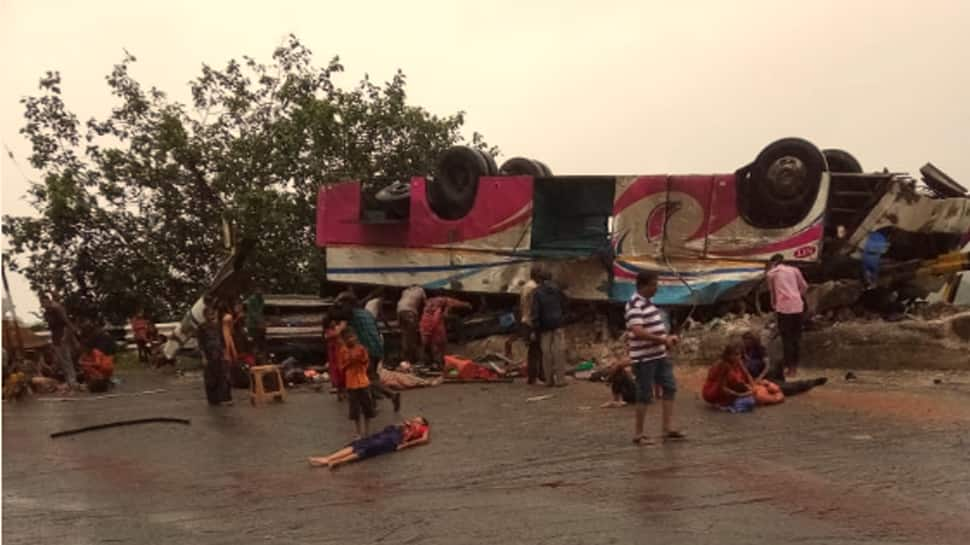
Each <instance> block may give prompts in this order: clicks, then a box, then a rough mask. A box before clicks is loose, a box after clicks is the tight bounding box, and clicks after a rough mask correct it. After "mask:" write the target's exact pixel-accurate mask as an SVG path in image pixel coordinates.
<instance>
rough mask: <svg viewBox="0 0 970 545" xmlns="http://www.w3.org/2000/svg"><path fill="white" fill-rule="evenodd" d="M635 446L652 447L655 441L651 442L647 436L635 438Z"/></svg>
mask: <svg viewBox="0 0 970 545" xmlns="http://www.w3.org/2000/svg"><path fill="white" fill-rule="evenodd" d="M633 444H634V445H637V446H641V447H642V446H645V445H652V444H653V441H651V440H650V438H649V437H647V436H646V435H639V436H637V437H634V438H633Z"/></svg>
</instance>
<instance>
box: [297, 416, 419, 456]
mask: <svg viewBox="0 0 970 545" xmlns="http://www.w3.org/2000/svg"><path fill="white" fill-rule="evenodd" d="M429 441H431V425H430V424H429V423H428V420H427V419H426V418H424V417H423V416H418V417H415V418H412V419H410V420H406V421H404V422H402V423H400V424H397V425H393V426H387V427H386V428H384V429H383V430H381V431H379V432H377V433H375V434H373V435H370V436H368V437H364V438H363V439H358V440H356V441H354V442H352V443H350V445H349V446H347V447H345V448H342V449H340V450H338V451H337V452H334V453H333V454H331V455H329V456H314V457H311V458H308V460H307V461H309V462H310V465H311V466H314V467H330V469H336V467H337V466H339V465H341V464H346V463H350V462H356V461H357V460H364V459H367V458H373V457H374V456H379V455H381V454H387V453H389V452H395V451H398V450H404V449H406V448H408V447H414V446H417V445H423V444H425V443H428V442H429Z"/></svg>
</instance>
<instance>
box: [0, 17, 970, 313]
mask: <svg viewBox="0 0 970 545" xmlns="http://www.w3.org/2000/svg"><path fill="white" fill-rule="evenodd" d="M674 4H675V3H674V2H666V1H635V0H634V1H611V0H601V1H598V2H587V1H557V2H551V1H550V2H532V3H527V2H521V1H508V0H495V1H493V2H454V1H448V0H445V1H420V0H415V1H412V2H392V1H386V2H347V1H339V2H337V1H329V2H311V1H306V2H294V1H279V0H278V1H275V2H272V3H271V2H241V1H223V0H206V1H203V2H199V1H194V2H188V1H175V0H171V1H166V2H151V3H147V2H130V1H124V2H122V1H107V0H105V1H99V0H89V1H86V2H80V1H77V2H72V1H48V0H0V6H2V7H0V47H2V51H3V59H2V63H3V65H2V69H3V86H2V94H0V138H2V140H3V144H4V145H6V146H8V147H9V148H10V149H11V150H12V151H13V153H14V156H15V157H16V158H17V162H19V164H20V165H21V167H22V168H23V169H24V170H25V172H26V175H27V176H28V177H34V178H36V177H37V173H36V172H31V171H30V170H29V166H28V165H27V159H26V158H27V155H28V154H29V146H28V145H27V143H26V142H25V141H24V140H23V139H22V138H21V137H20V136H19V134H18V132H17V131H18V129H19V127H20V125H21V115H22V112H21V108H20V105H19V103H18V102H17V100H18V98H19V97H21V96H23V95H26V94H30V93H33V92H35V90H36V88H37V87H36V84H37V79H38V77H39V76H40V75H41V74H42V73H43V71H44V70H47V69H57V70H60V71H61V73H62V76H63V78H64V85H63V88H64V92H65V97H66V100H67V102H68V106H69V107H70V108H71V109H72V110H73V111H74V112H75V113H77V114H78V116H79V117H80V118H81V119H82V120H83V119H86V118H88V117H90V116H92V115H102V114H103V113H104V112H106V111H107V110H108V109H109V108H110V107H111V105H112V100H111V97H110V95H109V93H108V91H107V87H106V85H105V82H104V76H105V75H106V74H107V73H108V72H109V71H110V70H111V66H112V64H113V63H115V62H116V61H118V60H120V59H121V56H122V49H123V48H126V49H128V50H129V51H130V52H131V53H133V54H134V55H135V56H137V57H138V63H137V65H136V66H135V68H134V70H133V73H134V75H135V76H136V77H137V78H138V79H139V80H140V81H142V82H143V83H145V84H146V85H156V86H158V87H159V88H161V89H163V90H165V91H167V92H168V93H169V94H170V95H172V96H174V97H176V98H180V99H186V98H187V86H186V85H185V84H186V82H188V80H190V79H191V78H193V77H195V76H196V75H197V73H198V71H199V67H200V65H201V63H203V62H207V63H210V64H217V65H221V64H222V63H224V62H225V61H226V60H228V59H229V58H231V57H239V56H241V55H243V54H249V55H251V56H254V57H256V58H259V59H268V57H269V54H270V53H271V52H272V50H273V48H274V47H275V46H277V45H278V44H280V43H281V41H282V39H283V37H284V36H285V35H286V34H287V33H290V32H293V33H295V34H296V35H297V36H299V37H300V39H301V40H302V41H304V43H306V44H307V45H308V46H309V47H310V48H311V49H313V51H314V53H315V54H316V55H317V57H318V59H319V61H320V62H321V63H322V62H324V61H325V60H327V59H328V58H329V57H330V56H332V55H334V54H339V55H340V56H341V58H342V60H343V62H344V64H345V66H346V67H347V69H348V72H347V73H346V74H345V75H344V76H343V81H344V82H345V83H347V84H351V83H353V82H354V81H356V80H357V79H358V78H359V77H360V76H361V75H362V74H363V73H364V72H369V73H370V74H371V76H372V77H373V78H375V79H377V80H380V81H383V80H386V79H388V78H390V77H391V75H392V74H393V72H394V70H395V69H397V68H398V67H400V68H402V69H403V70H404V71H405V73H406V74H407V75H408V78H409V90H410V97H411V100H412V101H413V102H414V103H416V104H420V105H422V106H424V107H426V108H428V109H429V110H431V111H433V112H436V113H441V114H447V113H451V112H453V111H456V110H458V109H464V110H466V111H467V112H468V117H467V134H468V135H469V136H470V134H471V131H473V130H477V131H479V132H481V133H483V134H484V135H485V136H486V137H487V139H488V140H489V142H491V143H493V144H496V145H498V146H500V147H501V149H502V151H503V154H505V155H506V156H508V155H526V156H532V157H536V158H539V159H541V160H543V161H544V162H546V163H547V164H549V165H550V166H551V167H552V169H553V170H554V171H555V172H557V173H660V172H726V171H733V170H734V169H735V168H736V167H738V166H740V165H741V164H743V163H745V162H747V161H749V160H750V159H752V158H754V156H755V155H756V154H757V152H758V151H759V150H760V149H761V147H762V146H764V145H765V144H767V143H768V142H769V141H771V140H773V139H775V138H779V137H783V136H792V135H796V136H802V137H805V138H808V139H809V140H812V141H813V142H815V143H816V144H818V145H819V146H823V147H842V148H845V149H847V150H849V151H850V152H852V153H854V154H855V155H856V156H857V157H858V158H859V160H860V161H861V162H862V164H863V166H864V167H866V168H869V169H876V168H882V167H883V166H887V167H889V168H890V169H893V170H908V171H911V172H915V171H916V170H917V169H918V168H919V167H920V166H921V165H922V164H923V163H924V162H926V161H927V160H931V161H933V162H934V163H936V164H937V165H938V166H940V167H941V168H943V169H944V170H946V171H947V172H948V173H950V174H951V175H952V176H954V177H955V178H956V179H958V180H962V181H963V183H964V184H967V182H968V181H970V154H967V153H966V143H967V142H968V141H970V139H968V134H967V131H968V128H970V101H968V100H967V90H968V84H970V62H968V58H967V57H968V52H970V47H968V45H970V44H968V38H967V37H966V29H967V28H970V2H963V1H960V0H952V1H950V0H924V1H921V2H916V1H900V0H883V1H861V0H844V1H828V0H813V1H798V2H795V1H778V0H775V1H743V0H742V1H737V2H725V1H713V0H711V1H705V2H700V1H698V2H689V1H685V2H677V3H676V5H674ZM0 169H2V170H0V176H2V188H3V193H2V196H3V212H4V213H6V214H27V213H30V212H31V211H30V208H29V206H28V205H27V204H26V202H24V201H22V200H21V196H22V195H23V194H24V190H25V188H26V185H27V182H26V180H25V179H24V176H23V175H22V174H21V173H20V171H19V169H18V168H17V167H16V166H15V164H14V162H13V161H11V160H10V159H9V157H7V154H6V150H4V151H3V155H2V161H0ZM11 280H13V283H14V286H13V287H14V297H15V299H16V301H17V304H18V307H19V308H20V309H21V310H24V309H28V310H29V309H33V308H36V300H35V299H34V297H33V296H32V294H30V293H29V290H28V289H27V287H26V283H25V282H24V281H23V280H22V279H20V278H13V279H11Z"/></svg>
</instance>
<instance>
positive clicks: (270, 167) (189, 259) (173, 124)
mask: <svg viewBox="0 0 970 545" xmlns="http://www.w3.org/2000/svg"><path fill="white" fill-rule="evenodd" d="M134 62H136V59H135V57H134V56H132V55H131V54H129V53H127V52H126V53H125V56H124V58H123V60H122V61H121V63H119V64H118V65H116V66H115V67H114V69H113V70H112V72H111V74H109V75H108V76H107V77H106V79H107V82H108V86H109V88H110V89H111V93H112V94H113V95H114V96H115V97H116V98H117V100H118V104H117V106H116V107H115V108H114V109H113V110H112V112H111V114H110V115H109V116H108V117H107V118H105V119H102V120H97V119H91V120H89V121H88V122H87V123H85V124H83V125H82V124H81V123H80V121H79V120H78V119H77V117H76V116H75V115H74V114H72V113H71V112H70V111H69V110H68V109H67V107H66V106H65V104H64V102H63V100H62V98H61V78H60V75H59V74H58V73H57V72H48V73H47V74H46V75H45V76H44V77H43V78H41V80H40V90H41V93H40V94H39V95H38V96H31V97H26V98H24V99H22V101H21V102H22V103H23V104H24V116H25V118H26V123H25V125H24V127H23V128H22V129H21V133H22V134H24V135H25V137H26V138H28V139H29V140H30V142H31V145H32V150H33V151H32V154H31V156H30V162H31V164H32V165H33V166H34V168H36V169H38V170H40V171H41V172H43V175H44V177H43V181H41V182H38V183H34V184H32V187H31V188H30V190H29V196H30V199H31V202H32V204H33V206H34V208H35V209H36V210H37V211H38V212H39V217H36V218H31V217H7V216H5V217H4V223H5V224H6V226H7V235H8V237H9V241H10V248H11V251H10V254H11V256H12V257H13V259H12V260H11V262H10V266H11V269H12V270H16V271H20V272H22V273H24V275H25V276H26V277H27V279H28V280H29V282H30V283H31V286H32V288H33V289H35V290H37V291H55V292H57V293H59V294H61V295H62V297H63V298H64V300H65V303H66V305H67V307H68V309H69V310H70V311H71V312H73V313H75V314H78V315H84V314H92V313H93V312H92V311H97V313H98V314H99V315H100V316H103V317H104V318H107V319H109V320H112V321H119V320H122V319H124V318H125V317H126V316H127V315H129V314H130V313H131V312H132V310H133V308H134V307H135V306H136V305H145V306H146V307H147V308H150V309H152V310H153V311H154V312H155V314H156V315H158V316H160V317H177V316H179V315H180V313H181V312H182V311H184V309H185V307H186V306H187V305H189V304H191V302H192V301H193V300H194V299H195V298H196V297H198V295H199V293H200V291H201V290H202V289H204V287H205V285H206V283H207V281H208V279H209V278H210V277H211V276H212V275H213V274H214V272H215V271H214V269H215V267H216V266H217V264H218V262H219V261H220V257H221V256H222V255H224V254H225V250H224V248H223V247H222V221H223V219H224V218H225V219H227V220H229V221H230V222H231V223H232V224H234V225H235V227H236V229H237V231H238V234H239V236H240V237H254V238H256V239H257V240H258V243H259V244H258V248H257V251H256V252H255V255H254V259H253V261H252V263H251V270H252V273H253V276H254V277H255V278H256V279H258V280H259V281H260V282H261V283H263V284H264V285H265V286H266V289H268V290H273V291H278V292H302V293H314V292H316V290H317V287H318V285H319V281H320V278H321V276H322V274H323V272H322V259H321V256H320V254H319V252H318V250H317V249H316V247H315V245H314V242H313V234H314V219H315V214H314V210H315V203H316V194H317V191H318V189H319V187H320V186H321V185H322V184H326V183H333V182H335V181H341V180H347V179H358V180H368V179H374V178H397V179H405V180H406V179H409V177H410V176H412V175H416V174H426V173H429V172H430V171H431V169H432V166H433V164H434V161H435V159H436V157H437V155H438V154H439V153H440V152H441V151H443V150H444V149H445V148H447V147H448V146H451V145H454V144H456V143H460V142H462V141H463V139H462V135H461V128H462V126H463V125H464V113H463V112H458V113H456V114H453V115H449V116H445V117H441V116H436V115H433V114H431V113H429V112H428V111H426V110H424V109H423V108H421V107H418V106H414V105H410V104H408V103H407V95H406V92H405V91H406V78H405V76H404V74H403V73H402V72H401V71H398V72H397V73H396V74H395V75H394V77H393V78H392V79H391V81H389V82H386V83H384V84H383V85H377V84H375V83H374V82H372V81H371V80H370V79H369V78H368V77H366V76H365V77H364V79H363V80H362V81H360V82H359V83H358V84H357V85H356V86H355V87H353V88H352V89H350V90H345V89H341V88H339V87H338V86H337V85H336V84H335V82H334V77H335V75H337V74H339V73H340V72H342V71H343V66H342V65H341V64H340V62H339V59H338V58H337V57H334V58H333V59H332V60H330V62H329V63H327V64H326V65H325V66H323V67H317V66H315V65H314V64H313V56H312V53H311V52H310V50H309V49H307V48H306V47H305V46H303V44H301V43H300V41H299V40H298V39H297V38H296V37H295V36H290V37H289V39H288V41H287V43H286V44H285V45H283V46H281V47H279V48H277V49H276V51H275V52H274V53H273V56H272V62H271V63H270V64H268V65H266V64H261V63H258V62H256V61H255V60H254V59H252V58H249V57H243V58H242V61H241V62H240V61H236V60H230V61H229V62H228V63H227V64H226V65H225V67H224V68H222V69H221V70H219V69H215V68H213V67H211V66H208V65H203V67H202V73H201V75H200V76H199V77H198V78H196V79H195V80H193V81H192V82H191V83H190V88H191V96H192V103H191V104H190V105H186V104H182V103H179V102H177V101H174V100H172V99H170V98H169V97H168V95H166V94H165V93H164V92H162V91H161V90H159V89H156V88H154V87H152V88H150V89H147V90H146V89H144V88H143V87H142V85H141V84H139V83H138V82H137V81H136V80H134V79H133V78H132V77H131V76H130V74H129V68H130V66H131V65H132V64H133V63H134ZM471 145H473V146H476V147H478V148H479V149H483V150H485V151H488V152H489V153H492V154H493V155H494V154H496V152H497V149H495V148H489V147H488V145H487V144H486V143H485V142H484V140H483V138H482V137H481V136H480V135H479V134H477V133H475V134H474V135H473V137H472V141H471Z"/></svg>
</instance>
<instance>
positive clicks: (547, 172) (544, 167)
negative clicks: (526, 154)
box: [535, 159, 552, 178]
mask: <svg viewBox="0 0 970 545" xmlns="http://www.w3.org/2000/svg"><path fill="white" fill-rule="evenodd" d="M535 162H536V163H539V166H540V167H542V175H543V176H548V177H550V178H551V177H552V169H551V168H549V165H547V164H545V163H543V162H542V161H539V160H538V159H536V160H535Z"/></svg>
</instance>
